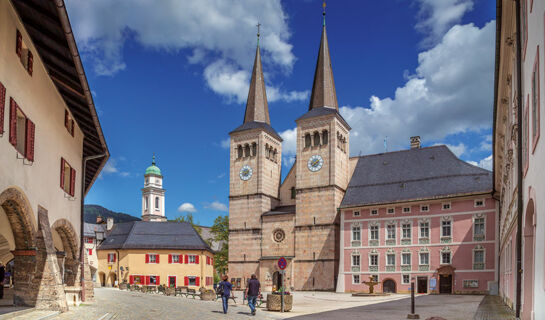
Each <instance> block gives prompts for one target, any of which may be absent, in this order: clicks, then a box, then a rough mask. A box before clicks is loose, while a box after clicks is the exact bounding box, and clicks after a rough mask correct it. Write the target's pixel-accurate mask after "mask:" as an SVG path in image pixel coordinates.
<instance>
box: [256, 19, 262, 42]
mask: <svg viewBox="0 0 545 320" xmlns="http://www.w3.org/2000/svg"><path fill="white" fill-rule="evenodd" d="M256 27H257V45H258V46H259V36H260V35H261V34H260V33H259V30H260V27H261V23H259V22H258V23H257V25H256Z"/></svg>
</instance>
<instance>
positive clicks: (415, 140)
mask: <svg viewBox="0 0 545 320" xmlns="http://www.w3.org/2000/svg"><path fill="white" fill-rule="evenodd" d="M411 149H420V136H414V137H411Z"/></svg>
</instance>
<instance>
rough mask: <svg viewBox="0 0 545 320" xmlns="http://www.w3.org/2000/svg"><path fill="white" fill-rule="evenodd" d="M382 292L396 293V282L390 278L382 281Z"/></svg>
mask: <svg viewBox="0 0 545 320" xmlns="http://www.w3.org/2000/svg"><path fill="white" fill-rule="evenodd" d="M382 292H384V293H396V283H395V281H394V280H392V279H386V280H384V282H383V283H382Z"/></svg>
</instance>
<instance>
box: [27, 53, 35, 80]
mask: <svg viewBox="0 0 545 320" xmlns="http://www.w3.org/2000/svg"><path fill="white" fill-rule="evenodd" d="M27 58H28V59H27V71H28V74H30V75H32V71H33V70H34V67H33V64H34V57H32V52H31V51H30V50H29V51H28V57H27Z"/></svg>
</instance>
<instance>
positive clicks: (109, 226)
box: [106, 217, 114, 231]
mask: <svg viewBox="0 0 545 320" xmlns="http://www.w3.org/2000/svg"><path fill="white" fill-rule="evenodd" d="M113 227H114V218H111V217H110V218H108V219H107V220H106V230H107V231H110V230H112V228H113Z"/></svg>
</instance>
